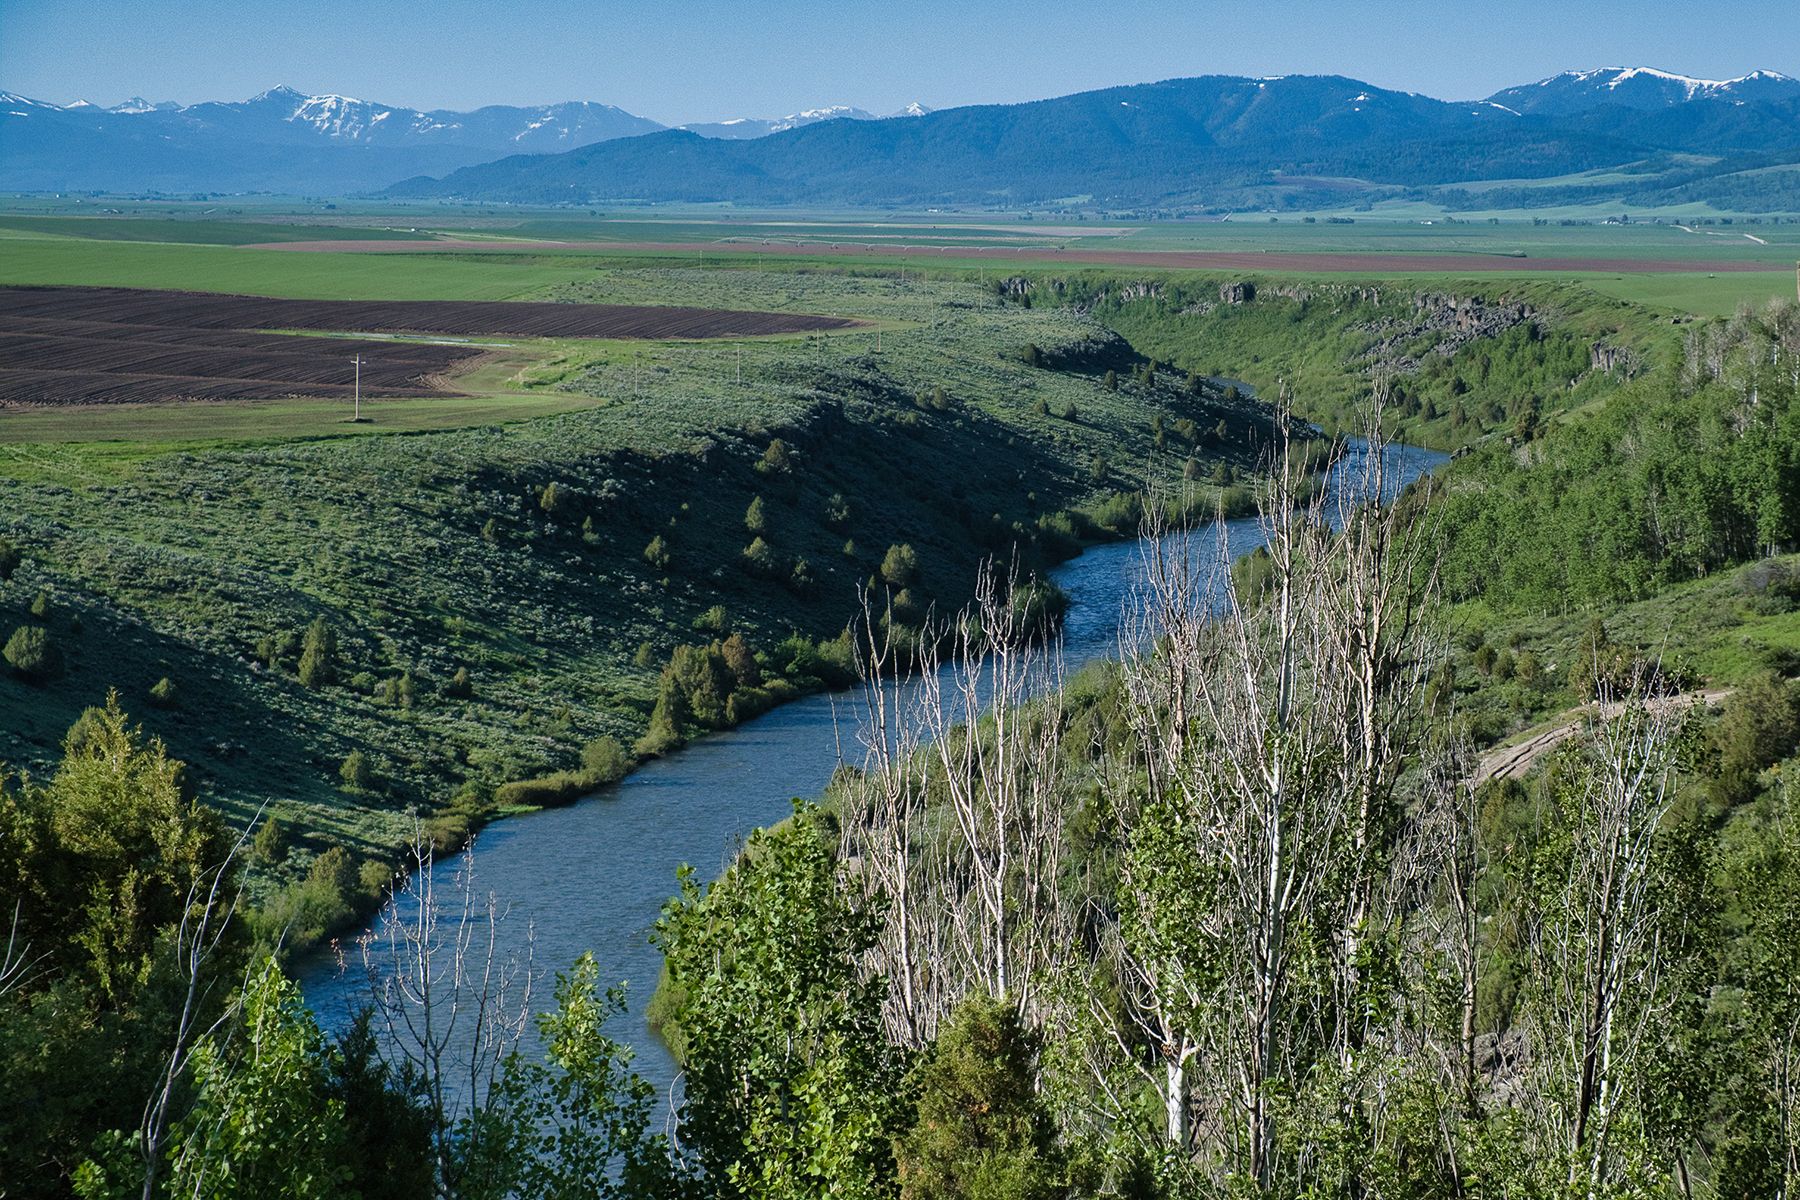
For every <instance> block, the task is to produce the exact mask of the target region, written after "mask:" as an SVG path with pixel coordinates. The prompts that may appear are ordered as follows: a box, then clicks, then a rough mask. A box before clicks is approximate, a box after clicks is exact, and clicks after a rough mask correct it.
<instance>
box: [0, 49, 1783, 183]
mask: <svg viewBox="0 0 1800 1200" xmlns="http://www.w3.org/2000/svg"><path fill="white" fill-rule="evenodd" d="M895 116H896V117H900V116H906V117H909V118H911V119H906V120H897V119H896V120H884V119H877V118H875V117H874V116H873V115H872V114H870V113H868V112H865V111H863V110H860V109H855V108H850V107H848V106H833V107H828V108H820V109H813V110H808V111H805V112H800V113H795V114H792V115H789V116H786V117H781V118H768V119H739V120H734V121H724V122H715V123H704V124H695V125H690V126H688V127H685V128H682V129H664V128H663V127H661V126H660V125H658V124H657V123H655V122H653V121H649V120H647V119H645V118H642V117H637V116H634V115H632V114H630V113H627V112H625V111H624V110H622V109H619V108H616V107H613V106H610V105H604V104H592V103H565V104H557V105H548V106H544V107H541V108H519V107H501V106H495V107H489V108H482V109H477V110H475V111H474V112H470V113H458V112H450V111H443V110H438V111H432V112H421V111H417V110H412V109H405V108H395V107H390V106H384V105H378V104H371V103H368V102H365V101H358V100H351V99H348V98H345V97H339V96H304V95H301V94H300V93H297V92H294V91H291V90H289V89H285V88H280V89H274V90H272V91H270V92H265V93H263V94H262V95H260V96H257V97H255V98H253V99H251V100H248V101H244V102H241V103H237V104H225V103H212V104H197V105H188V106H169V105H155V104H149V103H145V102H142V101H135V100H134V101H131V102H128V103H127V104H124V105H120V106H118V107H116V108H112V109H101V108H97V107H95V106H92V105H70V106H63V107H58V106H53V105H45V104H42V103H41V102H37V101H32V100H29V99H26V98H24V97H18V96H13V95H11V94H0V187H4V188H7V189H11V190H102V189H104V190H114V191H189V192H191V191H247V190H267V191H286V192H302V193H306V194H321V193H332V192H338V193H342V192H358V191H369V190H375V189H382V188H384V187H385V188H386V189H387V190H386V192H385V194H386V195H389V196H392V197H399V198H412V199H446V200H471V201H481V202H499V203H520V204H545V203H552V204H555V203H575V204H594V203H612V202H624V201H651V202H659V201H670V202H674V201H681V202H710V201H730V202H737V203H752V204H790V203H833V204H848V205H875V206H892V205H935V204H956V205H1002V206H1005V205H1017V204H1027V203H1029V204H1059V203H1060V204H1088V205H1094V206H1097V207H1115V208H1116V207H1128V206H1155V207H1161V208H1176V209H1194V208H1208V207H1214V208H1245V207H1256V208H1262V207H1269V208H1278V209H1279V208H1296V207H1343V206H1352V205H1355V204H1358V203H1362V202H1366V201H1372V200H1376V199H1381V198H1386V197H1393V196H1409V197H1421V198H1432V199H1438V200H1440V201H1443V202H1445V203H1448V204H1450V205H1451V206H1452V207H1456V206H1463V207H1483V206H1494V207H1518V206H1526V207H1529V206H1534V205H1538V204H1547V203H1567V202H1576V201H1588V200H1606V201H1608V202H1612V201H1613V200H1615V199H1616V200H1617V201H1618V202H1619V203H1621V204H1631V205H1637V206H1645V205H1649V204H1658V203H1681V202H1687V201H1692V200H1710V201H1712V202H1714V203H1715V204H1719V205H1721V206H1736V207H1740V208H1748V209H1771V208H1780V209H1787V210H1793V209H1796V208H1800V81H1797V80H1794V79H1791V78H1789V77H1787V76H1785V75H1782V74H1779V73H1776V72H1772V71H1755V72H1751V73H1750V74H1747V75H1744V76H1741V77H1738V78H1735V79H1726V80H1705V79H1694V78H1691V77H1688V76H1682V75H1675V74H1672V73H1669V72H1665V71H1660V70H1655V69H1651V68H1643V67H1632V68H1626V67H1609V68H1602V69H1599V70H1588V71H1569V72H1564V73H1562V74H1559V75H1555V76H1552V77H1550V78H1548V79H1544V80H1541V81H1539V82H1537V83H1532V84H1525V85H1521V86H1518V87H1512V88H1506V89H1503V90H1502V91H1500V92H1497V93H1495V94H1494V95H1493V96H1491V97H1488V98H1487V99H1485V100H1477V101H1444V100H1437V99H1433V98H1431V97H1427V96H1421V95H1418V94H1415V93H1408V92H1398V91H1392V90H1388V89H1383V88H1378V87H1375V86H1374V85H1371V84H1367V83H1364V82H1361V81H1359V80H1355V79H1350V78H1345V77H1341V76H1283V77H1277V78H1268V79H1248V78H1239V77H1234V76H1204V77H1199V78H1193V79H1175V80H1166V81H1163V82H1160V83H1150V84H1137V85H1130V86H1124V87H1116V88H1106V89H1101V90H1099V91H1092V92H1084V93H1080V94H1077V95H1072V96H1063V97H1058V98H1055V99H1050V100H1041V101H1035V102H1031V103H1025V104H1008V105H982V106H971V107H964V108H955V109H945V110H941V111H937V112H929V111H927V110H924V109H923V108H921V107H919V106H913V107H912V108H910V109H909V110H907V111H906V112H905V113H901V114H895ZM1581 173H1594V175H1595V177H1594V178H1590V179H1583V178H1579V177H1578V178H1571V179H1562V178H1560V177H1563V176H1580V175H1581ZM1547 180H1554V181H1555V182H1554V183H1549V184H1546V183H1544V182H1542V181H1547ZM1496 181H1502V182H1496ZM1504 181H1513V182H1511V183H1507V182H1504ZM390 185H391V186H390Z"/></svg>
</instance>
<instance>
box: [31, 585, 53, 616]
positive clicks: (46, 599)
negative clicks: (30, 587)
mask: <svg viewBox="0 0 1800 1200" xmlns="http://www.w3.org/2000/svg"><path fill="white" fill-rule="evenodd" d="M31 615H32V616H34V617H36V618H37V619H38V620H40V621H48V620H49V619H50V593H49V592H47V591H44V590H43V589H42V588H39V589H38V594H37V595H35V596H33V597H32V598H31Z"/></svg>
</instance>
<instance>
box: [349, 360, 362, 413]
mask: <svg viewBox="0 0 1800 1200" xmlns="http://www.w3.org/2000/svg"><path fill="white" fill-rule="evenodd" d="M350 361H352V362H354V363H355V364H356V393H355V399H354V400H353V401H352V402H351V403H352V406H353V407H352V408H351V409H350V423H351V424H353V425H354V424H355V423H357V422H358V421H361V420H362V355H360V354H359V355H357V356H356V357H355V358H353V359H351V360H350Z"/></svg>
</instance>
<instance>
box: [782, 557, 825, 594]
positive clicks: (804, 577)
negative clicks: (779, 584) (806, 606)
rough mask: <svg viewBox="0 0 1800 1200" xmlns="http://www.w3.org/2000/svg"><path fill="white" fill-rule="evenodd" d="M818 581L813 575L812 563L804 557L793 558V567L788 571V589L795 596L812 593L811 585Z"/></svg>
mask: <svg viewBox="0 0 1800 1200" xmlns="http://www.w3.org/2000/svg"><path fill="white" fill-rule="evenodd" d="M817 582H818V581H817V580H816V579H815V578H814V577H813V570H812V564H811V563H809V562H807V561H806V560H805V559H804V558H796V559H795V560H794V569H793V570H792V571H790V572H789V573H788V580H787V584H788V590H789V591H791V592H793V593H794V594H795V595H796V596H808V595H811V594H812V590H813V586H814V584H816V583H817Z"/></svg>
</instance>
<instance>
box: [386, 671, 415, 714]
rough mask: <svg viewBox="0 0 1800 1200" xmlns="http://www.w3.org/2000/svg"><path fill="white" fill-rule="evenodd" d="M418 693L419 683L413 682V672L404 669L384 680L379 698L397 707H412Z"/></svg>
mask: <svg viewBox="0 0 1800 1200" xmlns="http://www.w3.org/2000/svg"><path fill="white" fill-rule="evenodd" d="M416 695H417V685H415V684H414V683H413V677H412V672H411V671H402V672H401V673H400V674H399V675H397V676H395V677H394V678H392V679H386V680H383V681H382V683H381V687H380V689H379V690H378V692H377V699H379V700H380V701H381V702H382V703H383V704H391V705H393V706H394V707H395V708H411V707H412V706H413V700H414V699H415V698H416Z"/></svg>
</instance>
